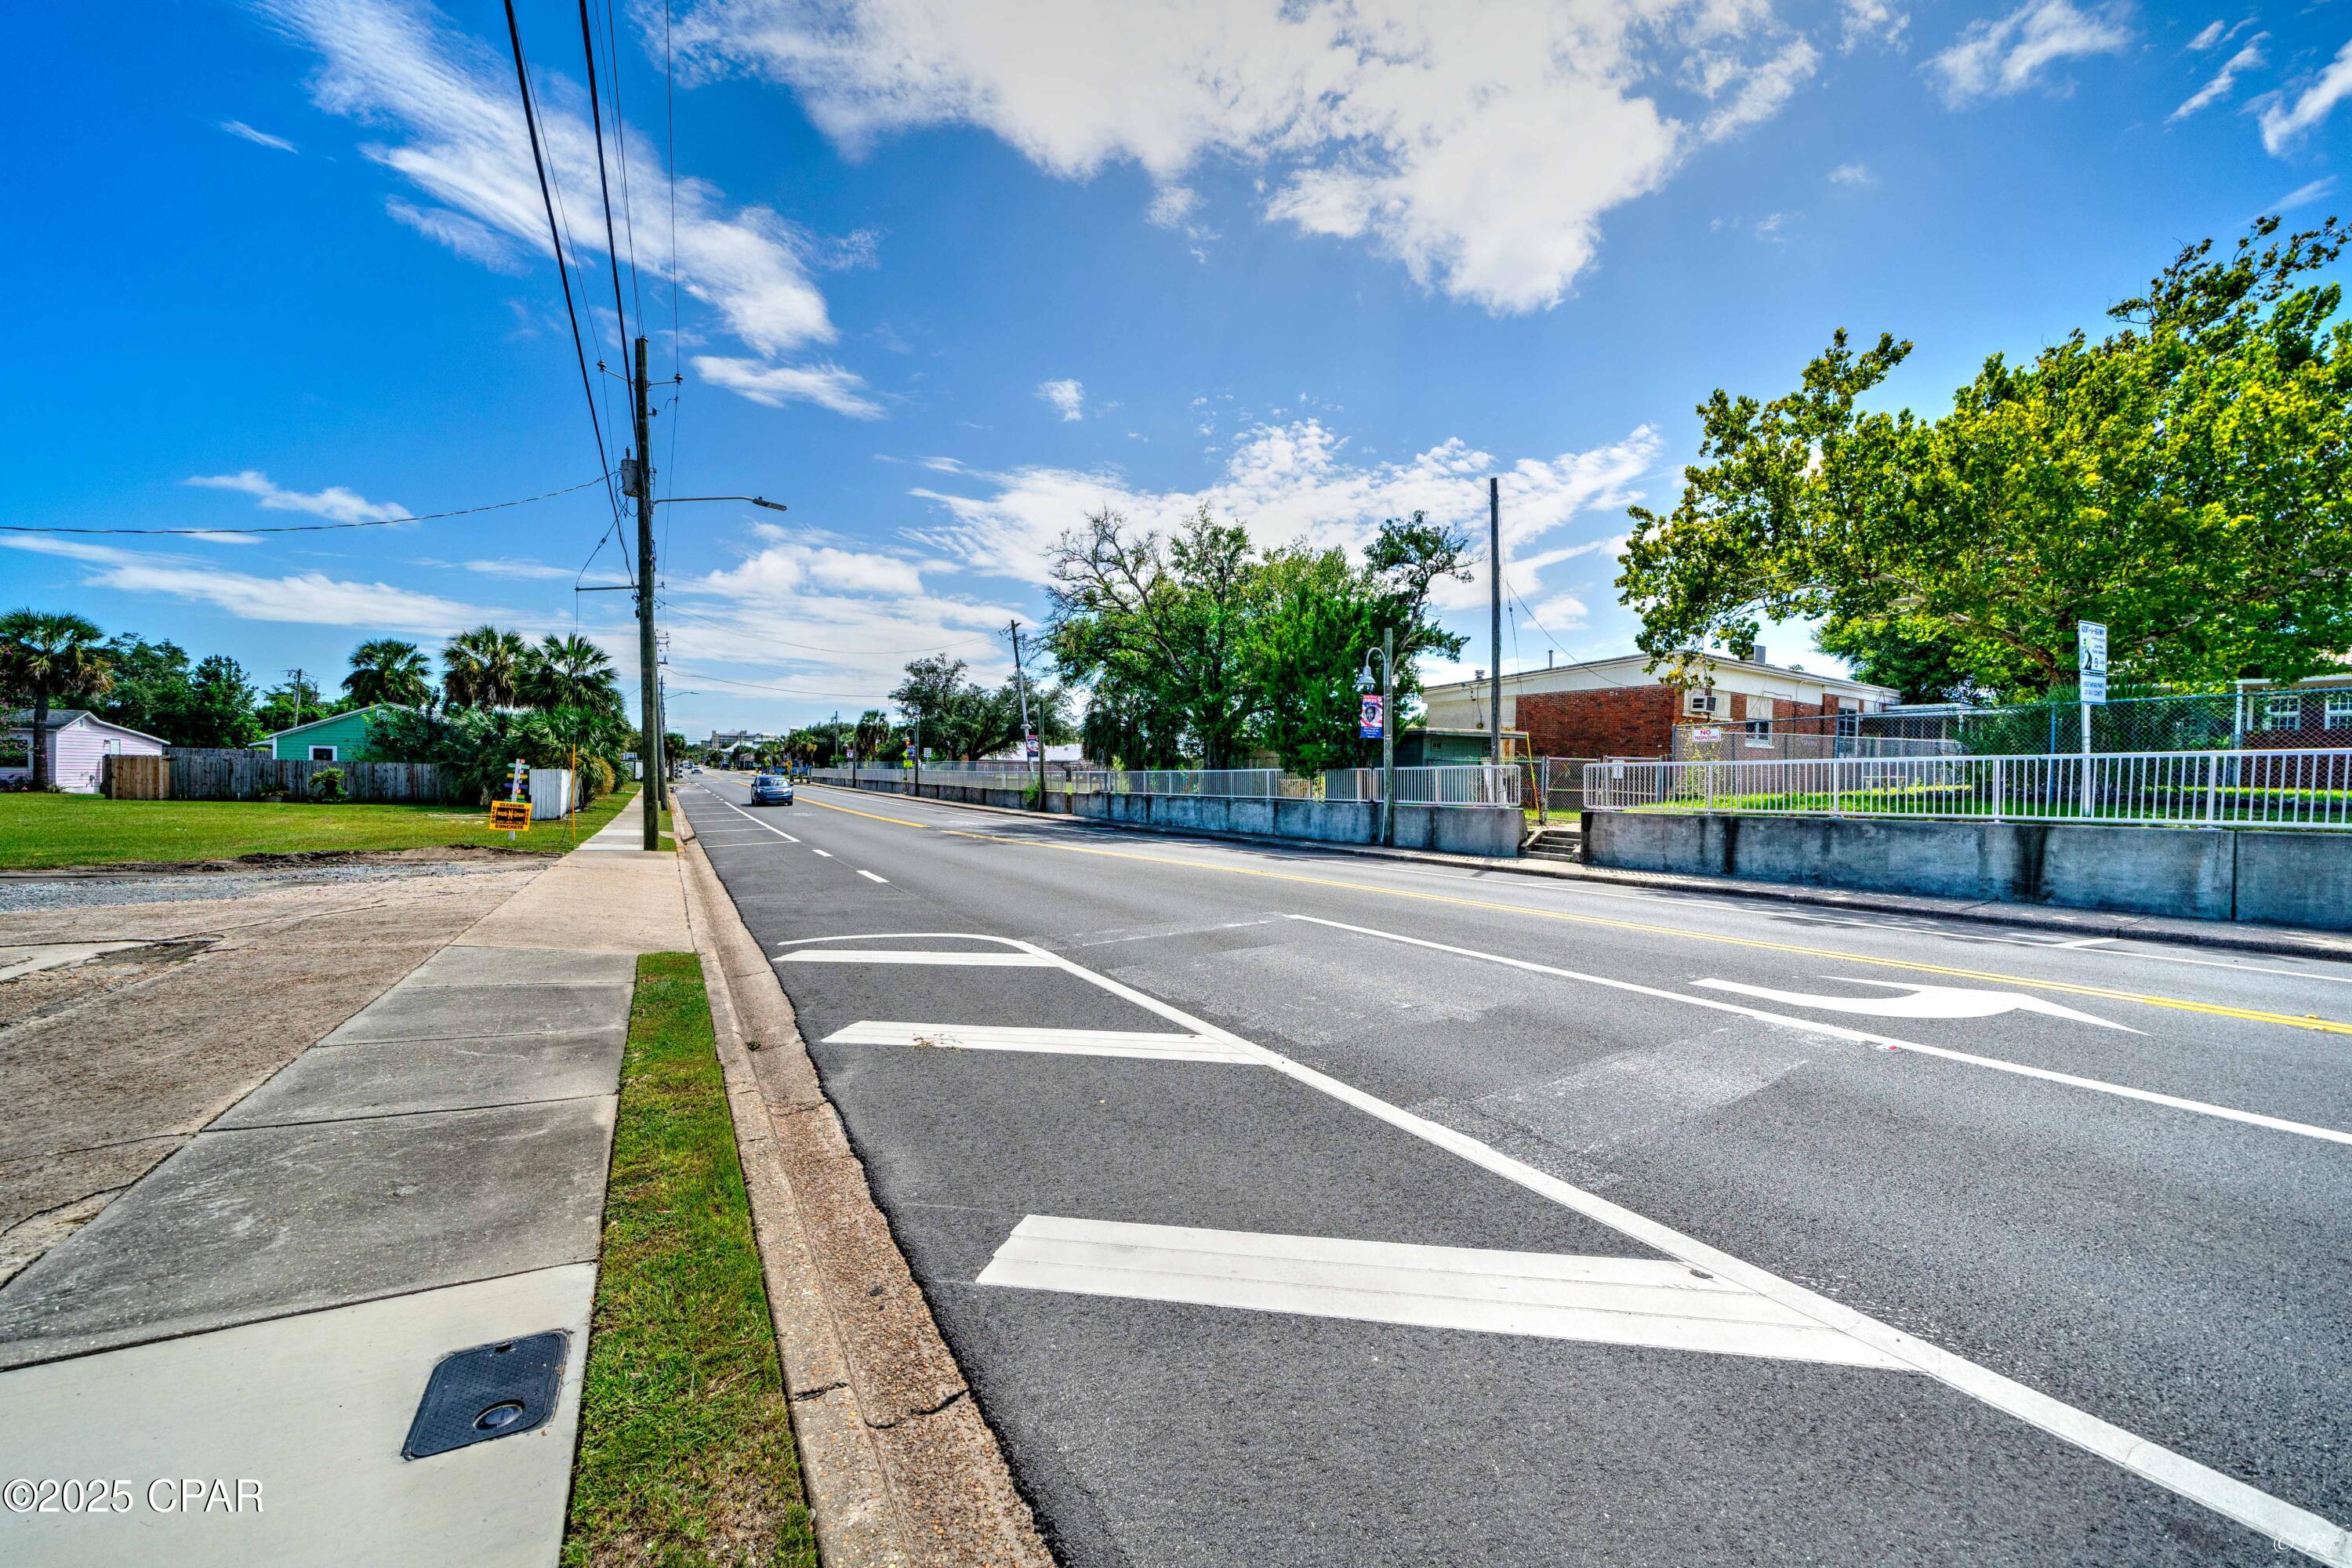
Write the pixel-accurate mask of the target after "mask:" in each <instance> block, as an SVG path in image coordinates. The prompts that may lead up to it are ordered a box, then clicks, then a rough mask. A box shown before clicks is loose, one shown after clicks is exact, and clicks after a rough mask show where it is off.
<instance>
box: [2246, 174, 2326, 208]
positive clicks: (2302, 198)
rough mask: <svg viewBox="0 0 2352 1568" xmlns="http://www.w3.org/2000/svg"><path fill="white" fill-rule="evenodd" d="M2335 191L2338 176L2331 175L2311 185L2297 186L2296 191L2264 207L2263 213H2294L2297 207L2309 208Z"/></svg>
mask: <svg viewBox="0 0 2352 1568" xmlns="http://www.w3.org/2000/svg"><path fill="white" fill-rule="evenodd" d="M2335 189H2336V176H2335V175H2333V174H2329V175H2327V176H2326V177H2325V178H2323V179H2317V180H2314V181H2312V182H2311V183H2310V184H2304V185H2297V186H2296V187H2295V188H2294V189H2293V190H2291V191H2289V192H2288V193H2287V194H2286V195H2283V196H2281V197H2280V198H2279V199H2278V200H2276V201H2274V202H2273V203H2272V204H2271V205H2268V206H2266V207H2264V208H2263V211H2264V212H2266V213H2287V212H2293V211H2294V209H2295V208H2297V207H2305V206H2309V205H2311V204H2312V203H2314V202H2315V201H2319V200H2321V199H2322V198H2324V197H2326V195H2329V194H2330V193H2331V192H2333V191H2334V190H2335Z"/></svg>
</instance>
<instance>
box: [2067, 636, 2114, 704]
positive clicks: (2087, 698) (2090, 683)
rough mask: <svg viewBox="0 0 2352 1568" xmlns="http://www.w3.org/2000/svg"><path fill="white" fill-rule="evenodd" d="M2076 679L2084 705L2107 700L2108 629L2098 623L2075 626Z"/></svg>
mask: <svg viewBox="0 0 2352 1568" xmlns="http://www.w3.org/2000/svg"><path fill="white" fill-rule="evenodd" d="M2074 651H2075V664H2076V670H2075V678H2076V679H2077V680H2078V681H2079V682H2080V684H2081V686H2082V689H2083V701H2084V703H2086V704H2087V703H2092V702H2105V700H2107V628H2106V626H2105V625H2104V624H2103V623H2101V622H2098V621H2078V622H2076V623H2075V625H2074Z"/></svg>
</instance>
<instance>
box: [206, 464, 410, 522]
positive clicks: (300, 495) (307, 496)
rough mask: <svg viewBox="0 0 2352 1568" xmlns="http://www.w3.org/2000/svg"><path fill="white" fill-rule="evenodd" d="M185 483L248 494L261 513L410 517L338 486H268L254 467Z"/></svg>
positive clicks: (339, 518) (345, 518) (391, 504)
mask: <svg viewBox="0 0 2352 1568" xmlns="http://www.w3.org/2000/svg"><path fill="white" fill-rule="evenodd" d="M185 482H186V483H188V484H191V485H194V486H195V487H196V488H197V489H207V490H236V491H237V492H238V493H239V494H241V495H249V496H251V497H252V498H253V499H254V500H255V501H256V502H257V503H258V504H259V505H260V507H261V510H264V511H302V512H308V513H310V515H311V516H312V517H323V518H325V519H326V520H327V521H330V522H366V521H373V520H374V519H377V518H387V517H389V518H400V517H407V516H409V515H410V512H409V510H408V509H407V508H406V507H404V506H402V505H400V504H399V503H397V502H395V501H373V500H368V499H367V498H366V497H365V496H362V495H361V494H359V493H358V492H357V491H355V490H348V489H344V488H343V487H342V486H341V485H329V486H328V487H327V488H326V489H322V490H309V491H304V490H289V489H283V488H281V487H280V486H278V485H277V484H274V483H272V482H271V481H270V478H269V476H268V474H265V473H263V472H261V470H259V469H258V468H247V469H245V470H243V471H242V472H239V473H234V474H198V475H195V476H194V477H193V478H191V479H188V480H186V481H185Z"/></svg>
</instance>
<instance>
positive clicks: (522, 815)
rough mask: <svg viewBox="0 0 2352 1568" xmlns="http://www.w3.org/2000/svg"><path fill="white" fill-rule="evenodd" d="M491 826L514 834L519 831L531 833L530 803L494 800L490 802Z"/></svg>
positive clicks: (525, 801)
mask: <svg viewBox="0 0 2352 1568" xmlns="http://www.w3.org/2000/svg"><path fill="white" fill-rule="evenodd" d="M490 826H492V827H503V828H505V829H506V830H507V831H508V832H509V833H512V832H514V831H516V830H517V829H520V830H521V831H523V832H525V833H528V832H530V802H529V801H527V800H494V801H492V802H490Z"/></svg>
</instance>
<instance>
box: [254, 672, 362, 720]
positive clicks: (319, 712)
mask: <svg viewBox="0 0 2352 1568" xmlns="http://www.w3.org/2000/svg"><path fill="white" fill-rule="evenodd" d="M352 706H353V704H352V702H351V701H350V700H349V699H347V698H341V697H328V696H326V695H325V694H324V693H322V692H321V691H320V689H319V685H318V682H316V681H314V680H312V679H310V678H309V677H308V676H305V677H303V678H302V679H300V680H299V681H297V680H294V679H291V678H289V679H288V680H287V682H286V684H285V685H283V686H279V687H275V688H273V689H271V690H270V691H269V692H268V694H267V695H266V696H264V697H263V698H262V700H261V706H260V709H259V710H258V712H257V715H256V717H257V719H258V720H259V721H260V723H261V732H262V733H263V734H265V735H274V734H276V733H277V732H278V731H280V730H291V729H292V728H294V726H295V725H297V724H309V723H313V722H316V721H318V720H320V719H331V718H332V717H334V715H336V714H338V713H341V712H345V711H348V710H350V709H351V708H352Z"/></svg>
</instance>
